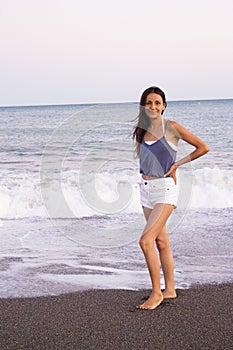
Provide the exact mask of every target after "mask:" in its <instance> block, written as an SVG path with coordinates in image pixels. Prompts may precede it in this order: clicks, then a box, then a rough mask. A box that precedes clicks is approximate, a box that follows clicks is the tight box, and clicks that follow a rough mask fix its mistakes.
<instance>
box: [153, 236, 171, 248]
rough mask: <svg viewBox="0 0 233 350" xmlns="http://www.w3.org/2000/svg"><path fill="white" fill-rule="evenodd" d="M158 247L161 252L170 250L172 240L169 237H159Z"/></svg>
mask: <svg viewBox="0 0 233 350" xmlns="http://www.w3.org/2000/svg"><path fill="white" fill-rule="evenodd" d="M156 246H157V248H158V250H159V251H162V250H165V249H170V240H169V237H168V236H163V237H161V238H160V237H158V238H157V239H156Z"/></svg>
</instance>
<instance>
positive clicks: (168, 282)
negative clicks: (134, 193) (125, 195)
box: [143, 207, 176, 299]
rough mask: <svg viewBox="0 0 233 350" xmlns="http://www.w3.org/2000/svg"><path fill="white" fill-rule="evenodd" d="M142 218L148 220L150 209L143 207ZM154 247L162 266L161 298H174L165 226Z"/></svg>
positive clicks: (174, 292) (171, 256)
mask: <svg viewBox="0 0 233 350" xmlns="http://www.w3.org/2000/svg"><path fill="white" fill-rule="evenodd" d="M143 212H144V216H145V218H146V221H147V220H148V219H149V216H150V214H151V212H152V209H149V208H146V207H143ZM156 245H157V248H158V251H159V256H160V262H161V265H162V270H163V276H164V282H165V290H164V291H163V297H164V299H166V298H175V297H176V291H175V282H174V259H173V255H172V251H171V247H170V240H169V237H168V234H167V229H166V225H165V226H164V227H163V228H162V230H161V231H160V233H159V235H158V237H157V239H156Z"/></svg>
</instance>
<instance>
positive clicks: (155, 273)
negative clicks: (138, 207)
mask: <svg viewBox="0 0 233 350" xmlns="http://www.w3.org/2000/svg"><path fill="white" fill-rule="evenodd" d="M172 211H173V206H172V205H169V204H156V205H155V207H154V208H153V209H152V211H151V213H150V215H149V217H148V220H147V224H146V226H145V229H144V231H143V234H142V236H141V239H140V242H139V243H140V246H141V248H142V251H143V253H144V256H145V259H146V263H147V266H148V270H149V273H150V277H151V282H152V293H151V295H150V297H149V299H148V300H147V301H146V302H145V303H143V304H142V305H140V308H142V309H155V308H156V307H157V306H159V305H160V304H161V302H162V301H163V295H162V292H161V288H160V262H159V258H158V255H157V253H156V249H155V240H156V239H157V237H158V235H159V233H160V231H161V230H162V228H163V227H164V226H165V224H166V222H167V219H168V218H169V216H170V215H171V213H172Z"/></svg>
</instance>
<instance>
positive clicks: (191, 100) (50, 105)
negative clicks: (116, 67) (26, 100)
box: [0, 97, 233, 108]
mask: <svg viewBox="0 0 233 350" xmlns="http://www.w3.org/2000/svg"><path fill="white" fill-rule="evenodd" d="M232 99H233V97H232V98H231V97H226V98H223V97H220V98H207V99H196V98H195V99H184V100H182V99H177V100H176V99H174V100H168V101H167V103H169V102H203V101H226V100H232ZM131 103H132V104H139V102H136V101H111V102H78V103H75V102H73V103H51V104H28V105H26V104H25V105H2V106H0V108H17V107H55V106H82V105H101V104H131Z"/></svg>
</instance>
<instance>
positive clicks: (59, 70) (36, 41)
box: [0, 0, 233, 106]
mask: <svg viewBox="0 0 233 350" xmlns="http://www.w3.org/2000/svg"><path fill="white" fill-rule="evenodd" d="M232 10H233V3H232V0H221V1H216V0H212V1H211V0H188V1H187V0H163V1H162V0H161V1H157V0H117V1H111V0H89V1H88V0H86V1H80V0H20V1H19V0H0V44H1V46H0V47H1V52H0V62H1V64H0V106H14V105H16V106H19V105H44V104H73V103H74V104H76V103H77V104H78V103H104V102H132V101H133V102H137V101H139V99H140V95H141V93H142V92H143V90H145V89H146V88H147V87H149V86H151V85H157V86H159V87H161V88H162V89H163V90H164V91H165V92H166V95H167V99H168V100H190V99H216V98H233V21H232Z"/></svg>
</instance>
